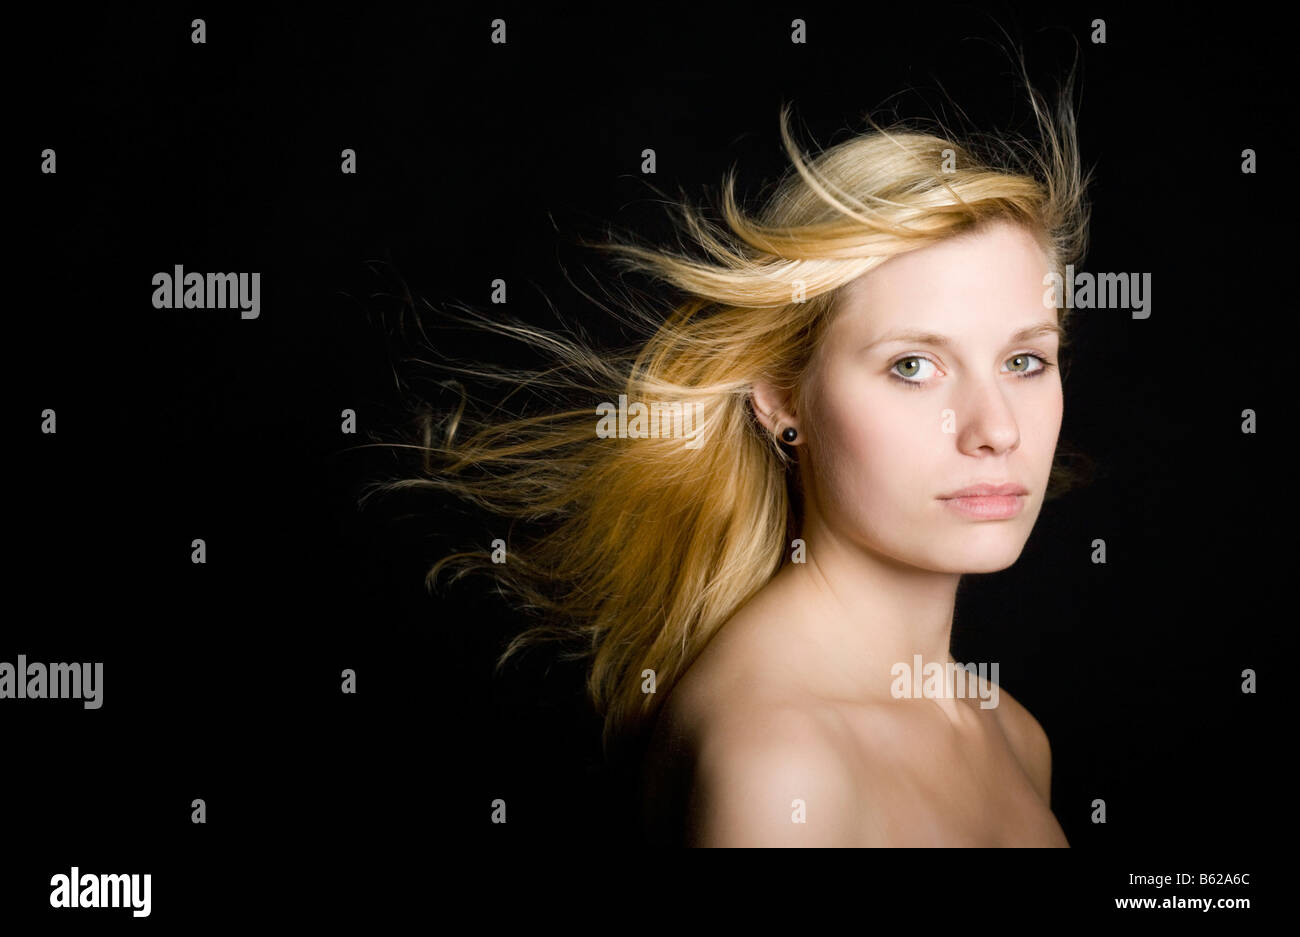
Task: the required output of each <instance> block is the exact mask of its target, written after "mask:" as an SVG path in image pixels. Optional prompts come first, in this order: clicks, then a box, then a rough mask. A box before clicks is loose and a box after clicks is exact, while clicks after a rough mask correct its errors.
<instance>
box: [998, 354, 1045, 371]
mask: <svg viewBox="0 0 1300 937" xmlns="http://www.w3.org/2000/svg"><path fill="white" fill-rule="evenodd" d="M1034 362H1038V366H1037V367H1033V366H1032V365H1033V363H1034ZM1007 364H1008V365H1009V367H1008V368H1007V370H1008V371H1019V372H1020V373H1022V374H1027V373H1030V372H1033V371H1041V370H1042V369H1043V359H1042V358H1040V357H1038V355H1015V356H1014V357H1011V358H1008V359H1007Z"/></svg>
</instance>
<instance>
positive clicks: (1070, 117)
mask: <svg viewBox="0 0 1300 937" xmlns="http://www.w3.org/2000/svg"><path fill="white" fill-rule="evenodd" d="M1072 80H1073V71H1071V73H1070V76H1069V77H1068V78H1067V80H1066V81H1065V84H1064V87H1063V89H1062V91H1061V94H1060V101H1059V103H1058V106H1057V116H1056V119H1055V120H1053V118H1052V116H1051V115H1050V113H1049V110H1048V108H1047V106H1046V105H1045V103H1044V102H1043V100H1042V98H1041V96H1040V95H1039V94H1038V93H1037V92H1036V91H1034V90H1033V88H1032V87H1029V85H1028V82H1027V81H1026V88H1027V90H1028V93H1029V99H1030V102H1031V103H1032V106H1033V112H1034V118H1035V122H1036V124H1037V127H1038V129H1039V131H1040V136H1041V140H1040V142H1039V143H1038V144H1037V145H1033V144H1031V143H1029V142H1028V141H1026V140H1024V139H1023V138H1021V137H1018V136H1016V137H1013V136H1005V137H996V136H995V137H989V138H986V137H984V136H982V135H978V134H972V135H970V136H969V137H968V138H967V139H966V140H965V141H964V142H959V141H958V140H957V139H955V138H953V135H952V134H949V133H946V132H943V131H942V130H940V131H939V132H929V131H927V130H925V129H923V128H922V127H921V126H918V125H913V124H909V123H908V122H905V121H896V122H894V123H892V124H890V126H888V127H881V126H879V125H877V123H876V122H875V121H874V120H871V119H870V118H868V121H869V122H870V123H871V126H872V128H873V129H872V130H871V131H867V132H863V133H861V134H859V135H857V136H855V137H853V138H851V139H848V140H846V141H845V142H842V143H839V144H837V145H835V146H833V147H831V148H830V149H827V150H825V151H823V152H821V153H820V154H819V155H818V156H816V158H814V159H811V160H805V158H804V157H803V156H802V155H801V153H800V152H799V150H798V147H797V146H796V144H795V143H794V142H793V140H792V139H791V135H790V132H789V128H788V126H787V124H788V110H789V107H788V105H787V106H784V107H783V108H782V109H781V113H780V131H781V137H782V140H783V143H784V146H785V149H786V151H787V153H788V154H789V157H790V159H791V161H792V163H793V166H792V169H791V170H790V171H787V173H786V175H785V176H784V177H783V178H782V179H781V180H779V181H778V185H777V186H776V187H775V188H774V189H773V191H772V194H771V196H770V198H769V199H768V200H767V201H766V203H765V204H764V205H763V207H762V208H761V210H760V211H758V212H757V213H756V214H754V215H753V216H750V215H747V214H746V213H745V212H744V210H743V209H742V208H741V207H740V205H738V203H737V201H736V198H735V195H734V183H735V178H734V168H733V169H732V170H731V171H730V172H728V174H727V175H726V177H725V179H724V192H723V199H722V205H721V210H722V215H723V218H724V219H725V222H726V229H723V228H722V227H720V226H718V225H717V224H716V223H714V222H712V221H710V220H708V219H706V218H705V217H703V215H701V214H698V213H696V212H694V211H693V210H692V209H691V207H690V205H689V203H687V202H685V201H684V200H683V202H682V204H681V208H682V214H683V219H682V222H681V229H682V231H684V232H685V233H686V234H687V235H688V237H689V240H690V243H691V245H692V246H693V247H694V248H695V251H694V253H695V254H696V255H699V256H692V253H690V252H687V251H679V252H672V251H667V250H661V249H656V248H654V247H648V246H642V245H638V244H635V243H631V242H629V243H622V242H619V241H617V240H608V241H606V242H604V243H598V244H591V245H587V246H592V247H596V248H602V249H605V250H608V251H610V252H611V253H612V254H613V256H614V263H615V265H616V266H618V267H621V268H624V269H627V270H631V271H636V272H640V273H643V274H649V275H650V276H651V277H652V278H653V280H652V282H654V283H655V284H657V286H658V293H659V295H660V296H667V297H671V301H670V303H669V304H666V306H665V312H664V313H663V314H660V315H655V314H654V313H653V312H651V311H649V309H648V308H642V306H641V305H639V304H637V303H628V304H626V307H627V309H628V311H630V312H631V313H632V316H633V321H635V322H637V323H642V324H643V325H644V330H643V333H640V334H643V335H644V341H642V340H641V338H640V337H638V342H637V345H635V346H632V347H630V348H629V349H626V350H623V351H621V352H618V353H613V352H602V351H598V350H596V349H594V348H592V347H590V344H589V343H587V342H584V341H579V340H577V339H575V338H574V337H571V336H566V335H561V334H557V333H554V332H549V331H545V330H542V329H540V328H536V327H534V326H531V325H527V324H523V323H520V322H518V321H509V320H505V321H503V320H502V319H500V318H499V317H496V316H493V317H492V318H488V317H486V316H478V315H475V317H474V318H475V320H476V324H477V327H481V328H483V329H486V330H489V331H492V332H496V333H498V334H500V335H504V336H508V337H512V338H514V339H518V340H521V341H523V342H525V343H526V344H527V345H528V346H529V347H532V348H536V349H538V350H540V351H542V352H543V353H545V354H549V355H551V356H552V357H553V358H554V359H555V362H556V364H555V366H554V367H552V368H549V369H547V370H541V371H529V372H522V373H521V372H519V371H516V370H511V369H503V370H498V371H493V370H492V369H491V368H484V367H466V366H454V370H457V371H459V372H461V373H462V374H465V375H473V376H478V377H487V378H489V379H493V380H502V381H506V382H509V383H511V384H517V385H520V386H524V387H529V388H530V389H534V390H546V391H561V392H563V393H565V394H566V395H572V396H571V397H566V400H567V401H569V402H571V403H572V404H573V406H572V408H569V409H555V408H551V409H550V410H548V411H547V412H543V413H540V414H536V415H531V416H525V415H521V413H520V412H519V411H512V412H508V413H507V414H506V415H505V417H504V418H494V419H488V420H484V421H482V425H477V426H475V425H471V421H470V418H469V417H468V416H467V414H466V408H465V398H464V397H463V396H462V398H461V401H460V405H459V407H457V408H456V409H455V412H451V413H443V414H438V413H436V412H434V411H432V410H431V409H429V408H425V409H424V411H423V414H424V415H423V417H422V418H421V419H420V421H419V429H418V432H417V434H416V435H414V436H412V437H411V439H412V442H411V443H410V445H411V446H412V447H413V448H415V449H416V450H418V451H419V452H420V453H421V455H422V457H423V471H422V472H421V473H419V477H414V478H402V479H399V480H396V481H389V482H385V483H381V484H379V485H378V486H377V488H376V490H392V489H402V488H430V489H437V490H440V491H443V492H450V493H451V494H453V495H455V496H457V497H459V498H461V499H464V500H465V501H468V502H470V503H473V504H475V505H478V506H479V507H481V508H483V509H485V510H487V511H489V512H491V513H492V514H494V515H496V516H498V517H502V518H506V519H509V520H510V521H512V522H514V521H520V522H524V523H526V524H536V525H541V528H542V529H541V531H540V532H539V533H537V534H535V535H533V536H530V537H528V538H526V539H523V540H522V541H521V542H515V539H512V540H511V541H510V542H509V543H508V553H507V554H506V561H505V562H504V563H494V562H492V557H491V551H490V550H487V549H477V550H470V551H466V552H457V553H453V554H451V555H448V556H445V557H443V558H442V559H441V560H439V561H438V562H437V563H436V564H435V565H434V566H433V568H432V569H431V570H429V572H428V576H427V577H426V578H427V581H428V584H429V585H432V584H433V583H434V582H435V581H436V579H437V576H438V575H439V573H440V572H441V571H443V570H444V569H455V570H456V576H455V577H454V578H459V577H460V576H461V575H464V574H465V573H466V572H469V571H471V570H473V569H481V570H485V571H487V572H490V573H491V574H493V575H494V576H496V577H497V578H498V580H499V582H500V585H501V586H503V587H505V590H508V592H509V593H510V594H511V595H512V597H513V598H516V599H517V600H518V602H519V606H520V607H521V608H522V609H527V610H530V611H532V612H534V613H536V614H537V615H538V617H539V618H540V619H541V623H539V624H537V625H535V626H532V627H528V628H527V629H525V630H524V631H522V633H519V634H517V636H515V637H514V638H513V640H512V641H510V643H509V645H508V646H507V647H506V648H505V650H504V652H503V653H502V654H501V656H500V658H499V660H498V662H497V664H498V668H499V667H500V666H501V665H503V664H504V663H505V662H506V661H507V660H508V659H509V658H510V657H511V656H512V655H513V654H515V653H516V652H517V651H519V650H521V649H523V648H524V647H525V646H528V645H531V644H534V643H536V642H541V641H558V642H560V643H561V644H564V643H572V644H573V645H574V646H573V647H572V648H570V649H569V650H568V651H567V652H566V653H563V654H562V655H561V656H562V657H565V658H568V659H584V660H585V659H590V670H589V676H588V678H587V692H588V694H589V696H590V699H591V702H592V704H593V705H594V707H595V709H596V711H597V712H598V713H599V714H600V715H601V716H602V717H603V719H604V733H603V737H602V741H603V743H604V745H605V749H606V751H607V753H608V751H609V749H610V747H611V743H612V742H615V741H618V742H622V741H625V740H628V739H635V738H643V737H644V732H645V730H647V729H648V728H649V727H650V726H651V725H652V723H653V717H654V716H655V715H656V714H657V712H658V708H659V705H660V703H661V701H662V700H663V699H664V698H665V697H666V696H667V695H668V693H669V692H670V691H671V689H672V687H673V686H674V684H675V683H676V681H677V680H678V679H679V678H680V677H681V675H682V674H683V673H684V672H685V671H686V669H687V668H688V667H690V665H691V664H692V662H693V661H694V660H695V659H696V657H697V656H698V655H699V653H700V652H701V650H702V649H703V648H704V647H705V645H706V644H707V643H708V641H709V640H710V638H711V637H712V636H713V635H714V634H715V633H716V632H717V631H718V630H719V628H720V627H721V626H722V625H723V624H724V623H725V622H726V621H727V620H728V618H730V617H731V616H732V615H733V613H735V612H736V611H737V609H738V608H740V606H742V605H743V604H744V603H745V602H746V601H747V600H749V599H750V598H751V597H752V596H753V595H754V594H755V593H756V592H757V591H758V590H759V589H761V588H762V587H763V586H764V585H765V584H766V583H767V582H768V581H769V580H770V579H771V578H772V577H773V575H774V574H775V573H776V572H777V570H778V569H779V568H780V566H781V564H782V560H783V557H785V556H786V554H787V551H788V550H789V549H790V546H791V544H790V541H791V540H792V539H793V538H794V537H797V536H798V535H799V534H798V531H799V529H800V524H801V519H802V508H801V500H800V492H799V479H798V476H797V473H796V472H794V471H793V469H794V468H796V466H797V462H796V459H795V457H794V453H793V452H792V451H788V450H787V448H786V447H783V445H782V444H781V442H780V441H779V440H778V439H777V438H776V437H775V436H774V435H773V434H771V433H769V432H767V431H766V430H764V429H763V427H762V426H761V424H760V423H759V422H758V421H757V419H756V417H755V415H754V413H753V410H752V409H751V407H752V403H751V400H750V390H751V386H752V385H753V384H754V382H755V381H756V380H758V379H760V378H765V379H767V380H769V381H772V382H774V383H775V384H776V385H777V386H778V387H780V388H783V389H785V390H787V391H789V392H790V393H791V394H793V398H792V399H793V403H794V411H795V412H800V411H799V405H800V400H799V388H800V383H801V377H802V375H803V374H804V372H805V369H806V368H807V367H808V366H809V364H810V361H811V360H812V357H813V354H814V352H815V350H816V349H817V347H818V345H819V343H820V342H821V341H822V338H823V336H824V334H825V330H826V327H827V325H828V323H829V322H830V321H831V320H832V317H833V315H834V313H835V309H836V298H837V296H838V295H839V290H840V288H841V287H842V286H844V285H845V284H847V283H849V282H850V281H852V280H854V279H855V278H857V277H860V276H862V275H863V274H865V273H868V272H869V271H871V270H873V269H875V268H876V267H877V266H879V265H880V264H881V263H883V262H884V261H885V260H887V259H888V258H890V257H893V256H895V255H897V254H901V253H904V252H907V251H913V250H917V249H919V248H923V247H925V246H927V245H930V244H934V243H936V242H939V241H942V240H944V239H946V238H951V237H954V236H957V235H960V234H963V233H965V232H969V231H971V230H972V229H973V228H975V227H976V226H978V225H980V224H982V223H984V222H986V221H990V220H993V219H1011V220H1013V221H1015V222H1018V223H1020V224H1022V225H1024V226H1025V227H1026V228H1027V229H1028V230H1030V231H1032V232H1033V233H1034V234H1035V235H1036V236H1037V237H1038V239H1039V242H1040V243H1041V244H1042V245H1043V247H1044V250H1045V251H1046V253H1047V255H1048V258H1049V260H1050V263H1051V265H1052V267H1053V269H1055V270H1057V271H1058V272H1060V273H1061V274H1062V275H1063V274H1064V267H1065V265H1066V264H1067V263H1073V262H1075V261H1077V260H1078V259H1080V258H1081V257H1082V255H1083V253H1084V251H1085V249H1086V240H1087V233H1086V232H1087V224H1088V207H1087V204H1086V201H1085V192H1086V188H1087V185H1088V181H1089V180H1088V178H1084V177H1082V176H1081V173H1080V166H1079V154H1078V144H1077V138H1076V129H1075V118H1074V114H1073V112H1072V109H1071V102H1072V94H1071V86H1072ZM585 243H586V242H585V241H584V244H585ZM1067 312H1068V310H1066V309H1058V315H1059V316H1060V317H1061V324H1062V325H1063V326H1064V325H1065V317H1066V315H1067ZM453 383H456V384H458V382H453ZM620 394H626V399H627V401H629V402H632V403H635V402H642V403H645V404H647V405H648V404H651V403H660V404H677V403H680V404H682V405H684V410H683V412H685V413H689V412H691V410H690V408H687V407H686V405H691V407H692V408H693V410H694V412H695V413H696V414H698V417H697V419H696V421H695V424H694V431H695V433H696V434H697V438H696V441H695V442H694V443H693V444H692V445H690V446H688V445H685V444H684V439H683V438H682V436H681V435H680V434H679V435H668V434H666V433H662V434H661V435H655V434H654V433H653V432H651V433H650V434H649V435H647V436H645V437H644V438H620V437H619V436H617V435H609V434H602V433H598V432H597V423H598V420H597V415H598V412H597V409H596V407H597V405H598V404H599V403H603V402H609V403H614V402H615V401H618V399H619V395H620ZM683 425H684V424H683ZM632 435H634V433H632V432H630V433H628V436H632ZM1059 455H1060V453H1059V452H1058V461H1057V464H1056V465H1055V466H1054V468H1053V479H1052V485H1051V486H1049V496H1050V495H1052V494H1055V493H1058V492H1059V491H1060V490H1061V488H1062V482H1063V481H1064V480H1065V479H1066V477H1067V474H1065V473H1063V472H1062V465H1061V462H1060V459H1059ZM513 534H514V526H513V523H512V524H511V536H512V537H513ZM516 539H518V538H516ZM498 558H499V557H498ZM650 672H652V675H651V673H650ZM651 680H652V681H653V684H651V683H650V681H651ZM652 685H653V692H650V690H651V686H652Z"/></svg>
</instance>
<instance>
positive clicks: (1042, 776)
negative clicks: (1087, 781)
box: [996, 686, 1052, 803]
mask: <svg viewBox="0 0 1300 937" xmlns="http://www.w3.org/2000/svg"><path fill="white" fill-rule="evenodd" d="M998 699H999V704H998V706H997V707H996V711H997V714H998V723H999V725H1001V727H1002V731H1003V733H1004V734H1005V735H1006V737H1007V741H1008V743H1009V744H1010V745H1011V750H1012V753H1013V754H1014V755H1015V756H1016V760H1017V761H1019V762H1020V765H1021V767H1023V768H1024V769H1025V773H1026V774H1027V775H1029V780H1030V781H1032V782H1033V785H1034V790H1036V791H1037V792H1038V794H1039V796H1041V797H1042V798H1043V802H1044V803H1047V802H1049V801H1050V800H1051V790H1052V747H1051V743H1050V742H1048V740H1047V732H1046V731H1045V730H1044V729H1043V727H1042V725H1041V724H1040V723H1039V721H1038V720H1037V719H1035V718H1034V714H1033V713H1031V712H1030V711H1029V710H1028V709H1026V708H1025V707H1024V705H1022V704H1021V703H1020V702H1019V701H1018V700H1017V699H1016V698H1015V697H1014V696H1012V695H1011V694H1010V693H1008V692H1007V690H1006V688H1005V687H1002V686H999V687H998Z"/></svg>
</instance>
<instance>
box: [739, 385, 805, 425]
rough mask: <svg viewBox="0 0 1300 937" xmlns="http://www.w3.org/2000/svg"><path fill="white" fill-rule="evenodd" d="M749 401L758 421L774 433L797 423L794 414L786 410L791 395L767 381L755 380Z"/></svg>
mask: <svg viewBox="0 0 1300 937" xmlns="http://www.w3.org/2000/svg"><path fill="white" fill-rule="evenodd" d="M749 403H750V406H752V407H753V408H754V416H756V417H758V422H759V423H761V424H763V427H764V429H766V430H767V431H768V432H769V433H772V434H773V435H776V434H777V433H779V432H780V431H781V430H783V429H784V428H785V427H787V426H793V425H794V424H795V418H794V415H793V414H791V413H789V412H787V410H786V408H787V407H788V406H789V403H790V400H789V396H788V395H787V394H785V393H783V392H782V391H780V390H778V389H777V388H776V387H775V386H773V385H772V384H770V383H768V382H767V381H755V382H754V384H753V386H752V387H751V388H750V391H749Z"/></svg>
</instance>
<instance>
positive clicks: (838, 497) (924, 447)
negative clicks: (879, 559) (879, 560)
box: [799, 222, 1063, 573]
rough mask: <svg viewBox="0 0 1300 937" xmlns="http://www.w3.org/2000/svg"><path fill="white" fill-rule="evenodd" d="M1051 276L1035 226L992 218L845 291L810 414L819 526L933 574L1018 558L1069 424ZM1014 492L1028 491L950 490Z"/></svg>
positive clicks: (811, 375) (816, 368) (818, 370)
mask: <svg viewBox="0 0 1300 937" xmlns="http://www.w3.org/2000/svg"><path fill="white" fill-rule="evenodd" d="M1048 270H1049V267H1048V262H1047V257H1046V255H1045V254H1044V252H1043V250H1042V248H1040V247H1039V245H1038V244H1037V242H1036V241H1035V240H1034V238H1033V236H1032V235H1031V234H1030V233H1029V232H1028V231H1026V230H1025V229H1023V228H1021V227H1020V226H1018V225H1014V224H1011V223H1007V222H995V223H991V224H989V225H986V226H982V227H981V228H979V229H976V231H975V232H973V233H970V234H967V235H962V236H960V237H957V238H953V239H950V240H946V241H943V242H940V243H938V244H935V245H932V246H930V247H926V248H922V249H920V250H916V251H912V252H910V253H907V254H902V255H900V256H897V257H893V258H891V259H889V260H888V261H886V262H885V263H883V264H882V265H881V266H879V267H877V268H876V269H875V270H873V271H871V272H870V273H868V274H865V275H864V276H862V277H860V278H858V279H857V280H856V281H854V282H852V283H850V284H848V285H847V286H846V287H845V288H844V290H843V294H842V295H843V299H842V302H841V305H840V306H839V307H838V308H839V313H838V315H837V316H836V318H835V321H834V322H833V323H832V324H831V325H830V327H829V330H828V334H827V336H826V341H825V343H824V344H823V345H822V346H821V348H820V350H819V352H818V354H817V356H816V357H815V359H814V361H813V364H812V367H811V368H810V369H809V372H808V376H807V383H806V385H805V388H804V391H805V397H804V399H805V401H806V402H805V405H804V407H803V408H802V409H801V412H800V414H799V424H800V429H801V435H803V436H804V442H805V445H806V448H805V453H806V456H807V458H806V459H803V460H801V461H803V462H804V463H805V466H806V467H807V468H808V470H809V473H810V474H809V477H807V478H805V484H806V485H811V486H812V495H813V497H814V498H815V500H816V502H817V506H818V509H819V513H820V515H821V518H822V523H824V524H826V525H828V526H829V527H831V528H832V529H834V530H835V531H836V532H837V533H838V534H839V535H840V536H842V537H846V538H848V539H850V540H852V541H854V542H857V543H860V544H861V545H863V546H866V547H868V548H869V549H871V550H873V551H875V552H877V553H880V554H883V555H885V556H889V557H892V558H894V559H896V560H899V561H901V562H904V563H907V564H909V565H912V566H917V567H921V568H924V569H931V570H936V571H942V572H954V573H967V572H972V573H977V572H992V571H994V570H999V569H1005V568H1006V567H1008V566H1010V565H1011V564H1012V563H1014V562H1015V561H1016V559H1017V558H1018V557H1019V555H1020V551H1021V549H1022V548H1023V547H1024V544H1025V541H1026V540H1027V539H1028V537H1029V532H1030V530H1031V529H1032V528H1033V525H1034V521H1035V519H1037V517H1038V512H1039V509H1040V508H1041V507H1042V503H1043V494H1044V492H1045V490H1046V488H1047V479H1048V474H1049V472H1050V470H1051V465H1052V457H1053V454H1054V452H1055V450H1056V440H1057V434H1058V433H1059V431H1060V428H1061V415H1062V409H1063V399H1062V393H1061V379H1060V372H1059V370H1058V368H1057V351H1058V348H1059V333H1058V332H1057V331H1056V324H1057V316H1056V310H1055V309H1054V308H1052V307H1050V306H1048V305H1046V304H1044V301H1043V294H1044V291H1045V287H1044V285H1043V277H1044V274H1046V273H1047V272H1048ZM1008 484H1010V485H1016V486H1019V487H1020V489H1021V490H1023V491H1024V492H1025V494H1023V495H1019V496H1016V495H1009V496H1002V497H992V498H978V499H977V498H964V499H963V498H951V497H950V496H951V495H953V494H954V493H956V492H959V491H961V490H962V489H966V488H968V487H971V486H975V485H993V486H1003V485H1008Z"/></svg>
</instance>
